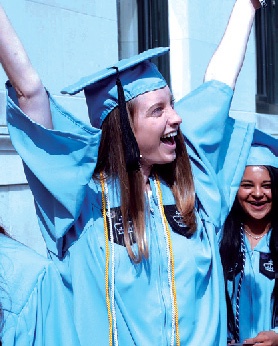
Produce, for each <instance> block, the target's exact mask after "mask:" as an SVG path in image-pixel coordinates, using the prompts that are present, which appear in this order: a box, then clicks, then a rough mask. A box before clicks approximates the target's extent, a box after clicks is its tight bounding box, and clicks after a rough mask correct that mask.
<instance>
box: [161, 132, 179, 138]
mask: <svg viewBox="0 0 278 346" xmlns="http://www.w3.org/2000/svg"><path fill="white" fill-rule="evenodd" d="M177 134H178V132H177V131H175V132H171V133H168V134H167V135H164V136H162V138H169V137H175V136H176V135H177Z"/></svg>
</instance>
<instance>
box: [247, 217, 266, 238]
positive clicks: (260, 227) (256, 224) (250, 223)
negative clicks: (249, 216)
mask: <svg viewBox="0 0 278 346" xmlns="http://www.w3.org/2000/svg"><path fill="white" fill-rule="evenodd" d="M270 227H271V223H270V221H269V220H245V222H244V228H245V229H246V230H247V231H248V232H250V233H252V234H255V235H260V234H263V233H266V232H268V231H269V229H270Z"/></svg>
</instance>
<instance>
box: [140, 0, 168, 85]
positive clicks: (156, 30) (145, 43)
mask: <svg viewBox="0 0 278 346" xmlns="http://www.w3.org/2000/svg"><path fill="white" fill-rule="evenodd" d="M137 8H138V50H139V52H143V51H145V50H147V49H150V48H155V47H168V46H169V24H168V0H137ZM152 61H153V62H154V63H155V64H156V65H157V67H158V69H159V71H160V72H161V73H162V75H163V76H164V77H165V79H166V81H167V83H168V85H170V57H169V54H165V55H163V56H161V57H159V58H158V59H152Z"/></svg>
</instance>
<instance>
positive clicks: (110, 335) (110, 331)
mask: <svg viewBox="0 0 278 346" xmlns="http://www.w3.org/2000/svg"><path fill="white" fill-rule="evenodd" d="M100 182H101V193H102V194H101V197H102V198H101V200H102V216H103V224H104V237H105V298H106V306H107V313H108V324H109V346H113V320H112V313H111V303H110V295H109V239H108V226H107V219H106V202H105V185H104V183H105V178H104V175H103V172H101V173H100Z"/></svg>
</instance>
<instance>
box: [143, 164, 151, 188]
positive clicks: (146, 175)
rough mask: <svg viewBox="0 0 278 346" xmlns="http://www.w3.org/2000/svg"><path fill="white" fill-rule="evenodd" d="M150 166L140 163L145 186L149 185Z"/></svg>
mask: <svg viewBox="0 0 278 346" xmlns="http://www.w3.org/2000/svg"><path fill="white" fill-rule="evenodd" d="M151 170H152V166H146V165H141V172H142V174H143V179H144V184H145V186H149V176H150V174H151Z"/></svg>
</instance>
